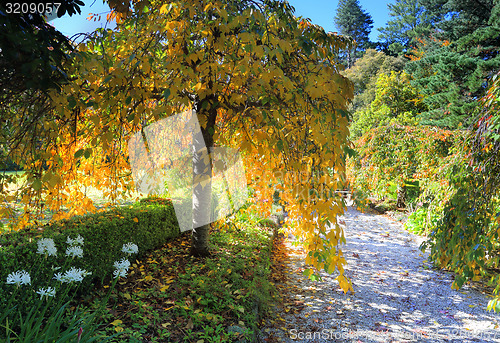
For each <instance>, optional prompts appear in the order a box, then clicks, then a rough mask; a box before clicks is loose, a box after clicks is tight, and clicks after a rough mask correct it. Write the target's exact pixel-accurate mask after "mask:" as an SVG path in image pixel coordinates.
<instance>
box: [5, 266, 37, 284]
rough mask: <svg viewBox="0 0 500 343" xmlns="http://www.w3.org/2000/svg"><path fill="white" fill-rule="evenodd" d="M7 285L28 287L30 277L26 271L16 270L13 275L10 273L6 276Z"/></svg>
mask: <svg viewBox="0 0 500 343" xmlns="http://www.w3.org/2000/svg"><path fill="white" fill-rule="evenodd" d="M7 284H9V285H13V284H14V285H16V286H19V285H29V284H31V276H30V275H29V274H28V272H27V271H26V270H18V271H17V272H15V273H10V274H9V275H8V276H7Z"/></svg>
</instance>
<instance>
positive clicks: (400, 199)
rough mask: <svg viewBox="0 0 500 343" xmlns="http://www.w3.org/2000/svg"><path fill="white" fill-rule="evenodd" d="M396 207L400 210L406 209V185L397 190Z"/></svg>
mask: <svg viewBox="0 0 500 343" xmlns="http://www.w3.org/2000/svg"><path fill="white" fill-rule="evenodd" d="M396 206H397V207H398V208H404V207H406V185H405V184H403V185H399V186H398V189H397V200H396Z"/></svg>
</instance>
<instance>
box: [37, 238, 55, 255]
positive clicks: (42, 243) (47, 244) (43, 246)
mask: <svg viewBox="0 0 500 343" xmlns="http://www.w3.org/2000/svg"><path fill="white" fill-rule="evenodd" d="M37 244H38V250H37V251H36V252H37V253H38V254H47V255H48V256H56V255H57V248H56V245H55V244H54V240H53V239H52V238H42V239H40V240H39V241H38V243H37Z"/></svg>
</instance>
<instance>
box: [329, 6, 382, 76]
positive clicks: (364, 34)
mask: <svg viewBox="0 0 500 343" xmlns="http://www.w3.org/2000/svg"><path fill="white" fill-rule="evenodd" d="M333 20H334V23H335V25H336V26H337V29H338V30H339V33H340V34H342V35H344V36H349V37H351V38H352V39H354V40H355V42H356V44H355V46H353V47H352V48H350V49H349V48H348V49H346V50H345V51H344V53H343V54H342V55H341V60H342V62H343V63H344V64H345V65H346V67H347V68H350V67H351V66H352V65H353V64H354V62H355V61H356V59H358V58H360V57H361V56H362V55H363V52H364V51H365V50H366V49H367V48H369V47H370V46H371V43H370V39H369V37H368V35H369V34H370V32H371V29H372V28H373V19H372V17H371V15H370V14H369V13H368V12H366V11H363V9H362V8H361V6H360V4H359V1H358V0H340V1H339V4H338V7H337V14H336V15H335V18H334V19H333Z"/></svg>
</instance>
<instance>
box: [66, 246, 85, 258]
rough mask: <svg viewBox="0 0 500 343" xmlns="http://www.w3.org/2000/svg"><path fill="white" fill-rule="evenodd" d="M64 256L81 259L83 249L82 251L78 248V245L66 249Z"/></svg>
mask: <svg viewBox="0 0 500 343" xmlns="http://www.w3.org/2000/svg"><path fill="white" fill-rule="evenodd" d="M66 256H68V257H71V258H74V257H78V258H81V257H83V249H82V247H79V246H78V245H73V246H70V247H68V248H67V249H66Z"/></svg>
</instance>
